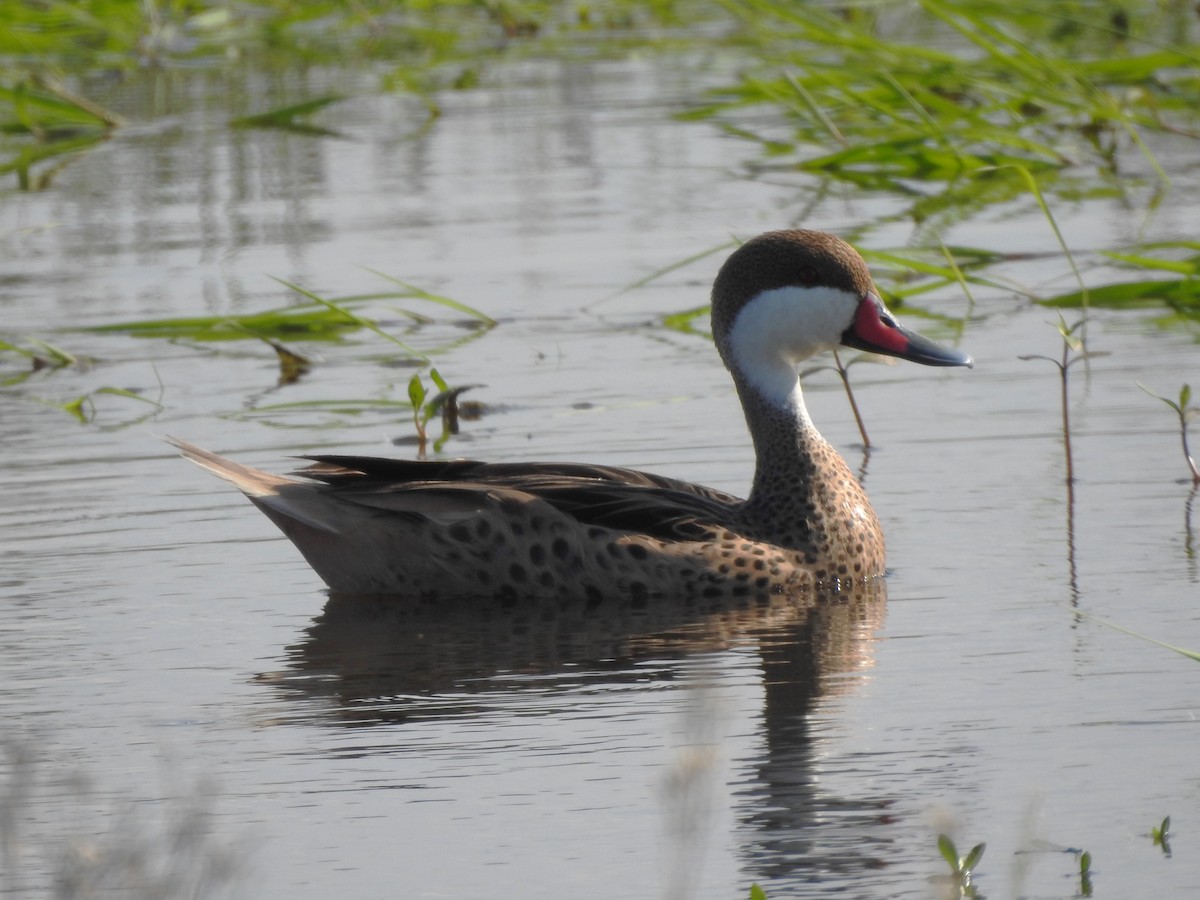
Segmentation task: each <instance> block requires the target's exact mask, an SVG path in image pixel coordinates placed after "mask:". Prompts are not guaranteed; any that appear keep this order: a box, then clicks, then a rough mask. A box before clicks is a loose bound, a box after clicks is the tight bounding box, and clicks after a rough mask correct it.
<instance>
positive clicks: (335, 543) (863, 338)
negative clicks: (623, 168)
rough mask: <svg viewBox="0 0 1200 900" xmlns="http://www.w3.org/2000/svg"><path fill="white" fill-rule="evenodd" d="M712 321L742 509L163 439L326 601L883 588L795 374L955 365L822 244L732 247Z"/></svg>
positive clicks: (443, 463) (533, 470)
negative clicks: (822, 363)
mask: <svg viewBox="0 0 1200 900" xmlns="http://www.w3.org/2000/svg"><path fill="white" fill-rule="evenodd" d="M710 319H711V325H712V333H713V340H714V342H715V344H716V348H717V352H718V354H719V355H720V357H721V360H722V361H723V362H724V364H725V366H726V368H727V369H728V370H729V372H730V374H731V376H732V378H733V384H734V387H735V389H736V391H737V394H738V397H739V399H740V400H741V405H742V409H743V411H744V413H745V418H746V424H747V426H748V428H749V432H750V439H751V443H752V444H753V448H754V454H755V466H754V475H753V480H752V482H751V487H750V491H749V494H748V496H747V497H746V498H744V499H743V498H739V497H736V496H734V495H732V494H729V493H726V492H724V491H720V490H715V489H713V488H709V487H704V486H702V485H698V484H693V483H690V482H687V481H683V480H680V479H676V478H670V477H666V476H663V475H657V474H651V473H648V472H642V471H637V470H634V469H627V468H619V467H615V466H607V465H591V464H587V463H555V462H481V461H477V460H469V459H454V460H440V459H435V460H402V459H387V458H379V457H371V456H345V455H314V456H304V457H301V458H302V459H304V460H306V461H307V462H308V465H307V466H305V467H304V468H301V469H299V470H298V471H295V472H293V473H292V474H291V475H290V476H284V475H275V474H271V473H269V472H265V471H261V470H259V469H254V468H251V467H249V466H245V465H242V464H240V463H237V462H234V461H233V460H230V459H227V458H225V457H222V456H219V455H217V454H215V453H212V452H210V451H208V450H205V449H203V448H201V447H198V446H196V445H194V444H191V443H188V442H187V441H184V440H180V439H177V438H168V439H167V440H168V441H170V442H171V443H172V444H173V445H174V446H175V447H176V448H177V449H178V450H179V451H180V452H181V454H182V455H183V456H184V457H185V458H187V459H189V460H191V461H192V462H194V463H196V464H197V465H199V466H201V467H202V468H204V469H207V470H208V471H209V472H212V473H213V474H215V475H217V476H219V477H221V478H223V479H225V480H226V481H228V482H230V483H232V484H233V485H234V486H235V487H237V488H238V489H240V490H241V491H242V492H243V493H244V494H245V495H246V496H247V497H248V498H249V499H250V501H251V502H252V503H253V504H254V505H255V506H257V507H258V508H259V509H260V510H261V511H262V512H263V513H265V514H266V516H267V517H268V518H269V519H270V520H271V521H272V522H274V523H275V525H276V526H278V527H279V529H280V530H281V531H282V532H283V533H284V535H286V536H287V537H288V538H289V539H290V540H291V541H292V543H294V544H295V545H296V547H297V548H298V549H299V551H300V553H301V554H302V555H303V556H304V558H305V559H306V560H307V561H308V563H309V565H311V567H312V568H313V569H314V570H315V571H316V573H317V574H318V575H319V576H320V577H321V579H322V580H323V581H324V582H325V584H326V585H327V586H328V587H329V589H330V590H331V591H332V592H334V593H337V594H346V595H368V596H395V597H412V598H415V599H419V600H421V601H426V602H428V601H437V600H438V599H439V598H448V597H455V598H461V597H471V598H474V597H479V598H492V599H497V600H504V599H510V600H512V599H517V598H520V599H523V600H524V599H528V598H531V597H532V598H539V597H544V598H546V599H548V600H553V599H558V600H561V601H580V602H584V603H596V602H601V601H604V600H605V599H609V598H621V599H622V600H624V601H627V602H633V603H644V602H647V601H649V600H651V599H652V598H653V597H655V596H665V595H670V596H671V597H673V598H675V599H678V598H680V597H683V598H691V597H695V598H697V599H700V598H739V597H754V596H770V595H778V594H788V595H797V594H805V593H809V594H811V593H813V592H819V591H825V590H834V591H836V590H837V588H838V586H839V585H849V584H855V583H859V584H861V583H862V582H867V581H870V580H872V579H879V578H882V577H883V575H884V573H885V565H886V559H885V547H884V538H883V531H882V528H881V527H880V523H879V519H878V518H877V517H876V515H875V512H874V510H873V509H872V508H871V504H870V501H869V500H868V499H867V495H866V493H865V492H864V490H863V488H862V486H861V484H860V483H859V481H858V479H857V478H855V476H854V474H853V473H852V472H851V471H850V468H849V466H848V465H847V464H846V461H845V460H844V459H843V458H842V456H841V455H840V454H839V453H838V452H837V451H836V450H835V449H834V448H833V447H832V446H831V445H830V444H829V442H828V441H826V440H825V438H823V437H822V436H821V434H820V432H819V431H818V430H817V428H816V426H815V425H814V424H813V422H812V420H811V418H810V417H809V414H808V411H807V410H806V408H805V405H804V396H803V392H802V390H801V385H800V380H799V374H798V373H799V367H800V364H801V363H802V362H803V361H804V360H807V359H809V358H810V357H812V356H814V355H816V354H818V353H821V352H824V351H827V350H832V349H835V348H837V347H838V346H846V347H852V348H856V349H859V350H865V351H869V352H871V353H877V354H883V355H886V356H892V357H897V358H899V359H904V360H908V361H911V362H915V363H920V364H922V365H926V366H966V367H970V366H972V365H973V362H972V360H971V357H970V356H968V355H967V354H965V353H963V352H960V351H959V350H957V349H954V348H951V347H948V346H945V345H942V344H939V343H937V342H935V341H932V340H930V339H929V338H926V337H923V336H922V335H920V334H918V333H917V332H915V331H912V330H909V329H908V328H906V327H904V326H903V325H902V324H901V323H900V322H899V321H898V320H897V319H896V318H895V316H893V315H892V313H891V312H890V311H889V310H888V308H887V307H886V306H885V305H884V302H883V300H882V299H881V298H880V292H879V289H878V288H877V287H876V286H875V283H874V281H873V280H872V277H871V273H870V271H869V269H868V267H867V264H866V263H865V262H864V260H863V258H862V256H860V255H859V253H858V252H857V251H856V250H855V249H854V248H853V247H851V246H850V244H848V243H846V242H845V241H844V240H842V239H841V238H839V237H837V236H835V235H833V234H829V233H826V232H822V231H813V230H808V229H788V230H782V231H772V232H768V233H765V234H760V235H758V236H757V237H754V238H752V239H750V240H747V241H746V242H744V243H743V244H741V245H740V246H739V247H738V248H737V249H735V250H734V251H733V253H732V254H731V255H730V256H729V257H728V258H727V259H726V260H725V262H724V263H723V265H722V266H721V267H720V270H719V271H718V273H717V276H716V280H715V281H714V283H713V288H712V307H711V312H710Z"/></svg>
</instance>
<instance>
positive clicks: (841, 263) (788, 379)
mask: <svg viewBox="0 0 1200 900" xmlns="http://www.w3.org/2000/svg"><path fill="white" fill-rule="evenodd" d="M712 328H713V337H714V338H715V340H716V343H717V349H718V351H719V352H720V354H721V358H722V359H723V360H724V361H725V365H726V366H727V367H728V368H729V369H730V370H731V371H732V372H733V373H734V375H735V376H737V377H740V378H741V379H744V380H747V381H748V382H750V383H751V384H753V385H755V386H756V387H758V388H759V389H760V390H761V391H762V392H763V393H764V394H766V395H767V396H769V397H770V396H774V395H780V394H783V395H786V394H788V393H790V392H791V390H792V389H793V388H794V386H795V381H796V367H797V365H798V364H799V363H800V362H801V361H802V360H804V359H807V358H808V357H810V356H812V355H813V354H815V353H818V352H820V351H822V350H829V349H833V348H835V347H837V346H839V345H844V346H847V347H855V348H857V349H859V350H869V351H871V352H872V353H882V354H885V355H887V356H896V357H899V358H900V359H907V360H911V361H912V362H917V363H921V364H923V365H927V366H970V365H972V361H971V357H969V356H967V355H966V354H965V353H962V352H960V351H958V350H955V349H953V348H950V347H943V346H942V345H940V344H937V343H935V342H934V341H931V340H929V339H928V338H926V337H922V336H921V335H919V334H917V333H916V332H914V331H910V330H908V329H907V328H905V327H904V326H902V325H901V324H900V323H899V322H897V321H896V319H895V317H893V316H892V314H891V312H889V311H888V308H887V307H886V306H884V305H883V301H882V300H880V299H879V290H878V289H877V288H876V287H875V283H874V282H873V281H872V280H871V273H870V271H869V270H868V269H867V264H866V263H865V262H864V261H863V258H862V257H861V256H859V255H858V252H857V251H856V250H855V249H854V248H853V247H851V246H850V245H849V244H847V243H846V242H845V241H843V240H842V239H841V238H838V237H834V236H833V235H832V234H826V233H824V232H821V231H806V230H800V229H797V230H793V231H771V232H768V233H766V234H761V235H759V236H758V237H756V238H754V239H752V240H749V241H747V242H746V243H744V244H742V246H741V247H739V248H738V249H737V250H735V251H734V253H733V254H732V255H731V256H730V257H729V259H727V260H726V261H725V264H724V265H723V266H722V267H721V271H720V272H719V273H718V274H717V280H716V282H715V283H714V284H713V294H712ZM779 399H780V400H782V396H780V397H779Z"/></svg>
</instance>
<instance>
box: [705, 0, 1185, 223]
mask: <svg viewBox="0 0 1200 900" xmlns="http://www.w3.org/2000/svg"><path fill="white" fill-rule="evenodd" d="M727 6H728V7H729V8H730V9H731V10H732V11H733V12H734V13H735V14H736V15H737V16H738V17H739V18H740V19H741V21H742V22H743V23H744V29H745V37H744V40H745V41H746V42H747V43H749V44H750V45H751V46H752V47H753V48H754V50H755V52H756V55H757V56H758V58H759V59H761V60H762V63H761V64H759V65H757V66H755V67H754V69H753V71H751V72H748V73H747V74H746V75H744V76H743V78H742V80H741V82H740V84H738V85H735V86H731V87H729V88H726V89H723V90H720V91H717V92H716V93H715V95H714V96H713V101H714V102H712V103H711V104H709V105H707V106H703V107H700V108H697V109H696V110H695V111H694V112H693V113H692V115H693V116H694V117H717V118H719V119H720V121H721V122H722V123H723V124H724V125H725V126H726V127H727V128H728V129H729V130H730V131H732V132H733V133H735V134H738V135H741V136H743V137H746V138H750V139H753V140H756V141H758V142H759V143H760V145H761V146H762V147H763V149H764V153H765V154H766V156H767V157H768V159H771V158H773V159H774V160H775V162H776V163H777V164H779V165H788V166H790V167H794V168H799V169H802V170H805V171H809V172H812V173H816V174H821V175H824V176H827V177H829V178H834V179H839V180H843V181H847V182H850V183H852V184H853V185H855V186H856V187H857V188H859V189H860V190H877V191H881V192H885V193H888V194H893V195H901V196H903V195H905V194H907V195H909V196H914V197H915V199H914V201H913V203H914V205H913V207H912V212H913V213H914V214H915V215H914V217H915V218H917V219H918V220H920V219H921V218H922V217H923V216H925V215H928V214H929V213H931V212H932V211H933V209H931V208H930V206H929V203H930V198H929V197H928V196H927V195H926V193H925V192H923V191H914V190H913V186H912V182H914V181H916V182H925V183H929V182H940V183H942V184H943V185H944V186H945V189H946V191H947V193H948V195H952V196H953V200H954V202H953V203H951V204H948V205H943V206H941V207H940V211H941V212H942V213H944V214H946V215H952V216H956V217H960V218H961V216H962V215H963V210H964V209H967V210H970V209H973V208H975V209H977V208H981V207H982V206H985V205H989V204H994V203H996V202H999V201H1003V200H1010V199H1015V198H1017V197H1018V196H1019V195H1020V193H1021V184H1020V179H1019V178H1017V177H1016V176H1015V174H1014V173H1013V172H1012V171H1011V169H1010V167H1014V166H1020V167H1023V168H1025V169H1026V170H1028V171H1030V172H1032V173H1035V174H1036V175H1037V177H1038V178H1039V180H1041V181H1042V182H1043V183H1050V182H1052V181H1053V179H1054V176H1055V173H1059V172H1062V171H1064V170H1066V169H1068V168H1070V167H1072V166H1075V165H1077V164H1080V163H1085V162H1086V163H1089V164H1091V165H1092V166H1095V167H1099V169H1100V170H1102V171H1104V172H1107V173H1108V174H1109V175H1110V176H1113V177H1114V181H1115V175H1116V173H1117V171H1118V157H1119V156H1120V155H1121V154H1123V153H1124V152H1125V151H1126V150H1128V149H1130V148H1134V149H1136V151H1137V152H1138V153H1140V154H1141V155H1142V156H1143V157H1144V158H1145V159H1146V160H1147V162H1148V165H1149V166H1150V168H1151V169H1152V170H1154V171H1155V172H1156V173H1157V174H1158V177H1159V178H1160V179H1162V180H1164V181H1165V180H1166V175H1165V173H1164V172H1163V170H1162V168H1161V167H1160V166H1159V164H1158V162H1157V160H1156V159H1155V157H1154V154H1153V153H1152V151H1151V150H1150V148H1149V146H1148V145H1147V141H1146V137H1145V135H1146V134H1147V133H1150V132H1169V133H1171V134H1172V135H1184V136H1186V137H1188V138H1196V137H1197V136H1200V132H1197V130H1196V129H1195V111H1196V109H1197V108H1200V77H1197V76H1196V74H1195V72H1196V71H1197V62H1198V61H1200V52H1197V50H1196V49H1195V48H1193V47H1187V46H1172V44H1173V40H1172V38H1173V37H1174V32H1173V31H1172V29H1173V28H1174V27H1175V25H1174V24H1173V22H1172V21H1171V20H1170V17H1169V13H1168V12H1167V11H1164V10H1163V9H1161V8H1160V7H1159V5H1157V4H1153V3H1150V2H1148V0H1144V2H1136V3H1133V4H1131V6H1132V7H1133V8H1131V9H1129V10H1128V12H1126V13H1122V14H1120V15H1118V11H1117V10H1116V9H1115V8H1114V7H1112V6H1111V5H1109V4H1103V3H1100V2H1087V0H1079V2H1074V3H1061V4H1040V5H1036V6H1034V5H1030V4H1011V3H1007V2H1000V0H968V2H962V3H953V4H951V3H945V2H940V0H918V2H917V3H915V4H911V5H910V4H860V3H841V4H834V5H829V4H816V3H793V2H789V0H730V2H729V3H728V4H727ZM914 6H915V7H916V10H915V11H914V8H913V7H914ZM762 107H768V108H770V109H771V110H772V111H773V112H774V113H775V115H774V116H772V117H769V118H768V119H767V120H766V124H763V120H762V117H761V116H757V117H756V118H750V117H749V116H743V115H742V113H743V111H757V110H758V109H761V108H762ZM972 174H973V175H976V176H977V177H976V178H975V179H971V180H968V181H964V180H963V176H965V175H972ZM1113 187H1115V189H1117V190H1121V189H1122V188H1121V187H1120V186H1119V185H1116V184H1115V183H1114V185H1113Z"/></svg>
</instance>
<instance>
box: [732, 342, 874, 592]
mask: <svg viewBox="0 0 1200 900" xmlns="http://www.w3.org/2000/svg"><path fill="white" fill-rule="evenodd" d="M734 382H735V383H736V385H737V390H738V394H739V396H740V397H741V400H742V407H743V409H744V410H745V413H746V423H747V425H748V426H749V428H750V435H751V438H752V439H753V441H754V450H755V455H756V458H757V464H756V467H755V471H754V484H753V487H752V488H751V491H750V496H749V498H748V499H747V500H746V503H745V506H744V511H745V514H746V517H747V520H748V521H750V522H752V523H753V524H754V526H755V527H756V528H757V529H760V530H761V531H762V532H763V533H762V537H763V538H764V539H768V540H770V541H771V542H772V543H775V544H777V545H779V546H785V547H793V548H797V549H803V550H804V551H805V553H806V555H808V556H809V557H810V558H811V559H812V561H814V562H819V561H822V560H825V559H830V558H833V559H849V558H854V557H866V558H867V562H866V565H867V567H868V568H877V569H878V570H879V571H878V572H875V571H869V572H865V573H862V572H859V573H853V572H852V573H851V574H879V573H880V572H882V564H883V540H882V535H881V534H880V530H879V523H878V520H877V519H876V518H875V513H874V511H873V510H872V509H871V504H870V503H869V502H868V500H867V497H866V494H865V493H864V492H863V490H862V488H861V487H860V486H859V483H858V479H856V478H855V477H854V475H853V473H852V472H851V471H850V468H849V466H847V465H846V461H845V460H844V459H842V457H841V455H840V454H839V453H838V452H837V451H836V450H834V449H833V447H832V446H830V444H829V442H828V441H826V440H825V439H824V438H823V437H821V434H820V432H818V431H817V429H816V427H815V426H814V425H813V423H812V420H811V419H810V418H809V415H808V410H807V409H806V408H805V405H804V395H803V393H802V391H801V389H800V382H799V380H798V379H797V377H796V373H795V369H794V368H793V367H792V366H790V365H782V366H780V367H779V368H778V369H777V370H775V371H772V372H770V373H769V374H768V373H766V372H763V371H761V370H760V371H758V372H756V373H755V377H753V378H746V377H740V376H738V375H737V374H735V376H734ZM833 574H838V573H836V572H835V573H833ZM842 574H845V573H842Z"/></svg>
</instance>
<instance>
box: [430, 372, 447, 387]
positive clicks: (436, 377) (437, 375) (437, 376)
mask: <svg viewBox="0 0 1200 900" xmlns="http://www.w3.org/2000/svg"><path fill="white" fill-rule="evenodd" d="M429 377H430V378H431V379H432V380H433V383H434V384H436V385H437V387H438V390H439V391H443V392H444V391H448V390H450V385H448V384H446V379H444V378H443V377H442V373H441V372H439V371H438V370H437V369H436V368H434V369H430V370H429Z"/></svg>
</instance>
